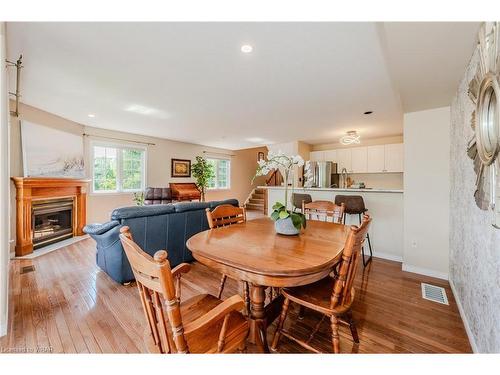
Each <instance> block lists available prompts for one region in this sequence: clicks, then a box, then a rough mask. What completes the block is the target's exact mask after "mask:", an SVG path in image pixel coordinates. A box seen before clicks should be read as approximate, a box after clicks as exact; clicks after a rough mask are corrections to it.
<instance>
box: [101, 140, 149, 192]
mask: <svg viewBox="0 0 500 375" xmlns="http://www.w3.org/2000/svg"><path fill="white" fill-rule="evenodd" d="M145 160H146V149H145V148H140V147H130V146H127V145H109V144H99V143H96V144H93V145H92V163H91V165H92V191H93V192H94V193H118V192H134V191H140V190H144V185H145Z"/></svg>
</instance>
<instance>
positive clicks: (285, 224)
mask: <svg viewBox="0 0 500 375" xmlns="http://www.w3.org/2000/svg"><path fill="white" fill-rule="evenodd" d="M274 229H275V230H276V233H279V234H284V235H286V236H296V235H297V234H299V233H300V229H297V228H295V226H294V225H293V222H292V219H291V218H289V217H287V218H286V219H278V220H276V221H275V222H274Z"/></svg>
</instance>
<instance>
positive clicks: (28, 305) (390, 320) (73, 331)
mask: <svg viewBox="0 0 500 375" xmlns="http://www.w3.org/2000/svg"><path fill="white" fill-rule="evenodd" d="M30 265H33V266H34V267H35V271H33V272H28V273H24V274H22V269H23V267H26V266H30ZM219 281H220V275H219V274H217V273H215V272H214V271H212V270H210V269H208V268H207V267H205V266H203V265H201V264H197V263H195V264H194V265H193V269H192V271H191V272H190V273H189V274H187V275H186V276H185V278H184V279H183V290H182V296H183V298H188V297H190V296H193V295H196V294H198V293H205V292H209V293H211V294H215V293H217V289H218V286H219ZM420 282H430V283H433V284H436V285H439V286H443V287H444V288H445V289H446V293H447V295H448V299H449V302H450V305H449V306H446V305H440V304H438V303H434V302H431V301H427V300H424V299H422V297H421V287H420ZM355 286H356V288H357V294H356V300H355V302H354V304H353V316H354V319H355V320H356V322H357V327H358V331H359V336H360V341H361V342H360V344H359V345H354V344H353V342H352V340H351V336H350V332H349V330H348V328H347V327H341V332H340V335H341V340H340V345H341V352H342V353H358V352H359V353H465V352H467V353H468V352H471V348H470V345H469V342H468V340H467V336H466V333H465V330H464V327H463V323H462V321H461V319H460V316H459V313H458V310H457V305H456V303H455V300H454V298H453V295H452V292H451V290H450V287H449V284H448V283H447V282H445V281H442V280H438V279H433V278H429V277H424V276H420V275H416V274H412V273H407V272H403V271H401V264H400V263H397V262H392V261H386V260H382V259H377V258H374V260H373V262H372V263H371V264H370V265H369V266H368V267H367V268H366V269H363V267H360V268H359V272H358V275H357V278H356V281H355ZM237 289H238V283H236V282H235V281H233V280H230V279H228V280H227V282H226V287H225V289H224V295H223V298H224V297H228V296H230V295H233V294H235V293H237ZM297 310H298V309H297V308H296V306H293V305H292V306H291V308H290V316H289V318H288V319H287V323H286V324H287V325H289V326H291V328H290V330H291V331H292V332H293V334H294V335H296V336H299V337H303V338H306V337H308V335H309V333H310V331H311V329H312V327H314V326H315V325H316V323H317V322H318V321H319V319H320V315H319V314H316V313H313V312H310V311H307V312H306V315H305V318H304V319H303V320H297V319H296V316H297V312H298V311H297ZM143 314H144V313H143V311H142V307H141V303H140V300H139V295H138V293H137V290H136V287H135V285H128V286H123V285H120V284H117V283H115V282H114V281H112V280H111V279H110V278H109V277H108V276H107V275H106V274H105V273H104V272H102V271H100V270H99V268H98V267H97V266H96V265H95V246H94V241H93V240H91V239H86V240H83V241H80V242H78V243H75V244H73V245H70V246H67V247H65V248H62V249H60V250H56V251H54V252H52V253H49V254H46V255H43V256H40V257H38V258H35V259H33V260H12V261H11V265H10V297H9V326H8V332H7V335H6V336H4V337H2V338H0V352H3V353H5V352H37V351H42V352H47V351H49V352H54V353H63V352H64V353H117V352H119V353H138V352H145V351H146V348H145V345H144V342H143V332H144V330H145V328H146V324H147V322H146V320H145V318H144V315H143ZM273 334H274V325H273V326H272V327H270V329H269V330H268V337H269V339H271V338H272V335H273ZM280 343H281V345H280V347H279V351H280V352H282V353H302V352H304V349H303V348H302V347H300V346H299V345H297V344H295V343H294V342H292V341H290V340H288V339H286V338H282V340H281V341H280ZM311 345H313V346H314V347H316V348H318V349H320V350H322V351H326V352H331V351H332V350H331V340H330V327H329V323H328V322H326V321H325V322H323V323H322V325H321V328H320V330H319V332H318V333H317V334H316V335H315V337H314V338H313V340H312V341H311ZM254 349H255V348H253V347H251V346H249V347H248V352H252V351H254Z"/></svg>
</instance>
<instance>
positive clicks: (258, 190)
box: [255, 189, 266, 194]
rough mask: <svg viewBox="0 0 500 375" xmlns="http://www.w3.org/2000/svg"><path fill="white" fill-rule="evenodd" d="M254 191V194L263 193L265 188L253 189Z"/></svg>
mask: <svg viewBox="0 0 500 375" xmlns="http://www.w3.org/2000/svg"><path fill="white" fill-rule="evenodd" d="M255 193H256V194H265V193H266V191H265V189H255Z"/></svg>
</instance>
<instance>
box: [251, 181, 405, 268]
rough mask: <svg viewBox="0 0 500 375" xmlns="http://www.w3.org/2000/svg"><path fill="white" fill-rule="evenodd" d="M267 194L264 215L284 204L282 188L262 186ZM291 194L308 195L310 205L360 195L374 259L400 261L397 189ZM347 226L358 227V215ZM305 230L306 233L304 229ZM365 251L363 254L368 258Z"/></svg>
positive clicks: (399, 197)
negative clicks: (363, 204) (315, 202)
mask: <svg viewBox="0 0 500 375" xmlns="http://www.w3.org/2000/svg"><path fill="white" fill-rule="evenodd" d="M260 188H262V189H266V190H267V194H266V196H267V212H268V214H271V212H272V206H273V205H274V203H275V202H283V201H284V199H285V192H284V187H283V186H261V187H260ZM293 192H294V193H300V194H309V195H311V197H312V199H313V201H315V200H328V201H334V200H335V196H336V195H361V196H362V197H363V200H364V201H365V206H366V208H367V209H368V213H369V214H370V215H371V217H372V218H373V221H372V225H371V227H370V230H369V233H370V240H371V244H372V250H373V256H375V257H378V258H384V259H390V260H395V261H399V262H401V261H402V258H403V190H398V189H336V188H294V189H293ZM289 193H290V194H289V195H290V197H289V200H290V203H289V204H290V206H289V207H291V189H290V190H289ZM346 224H358V216H357V215H347V219H346ZM306 230H307V229H306ZM366 250H367V249H365V254H367V251H366Z"/></svg>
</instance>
